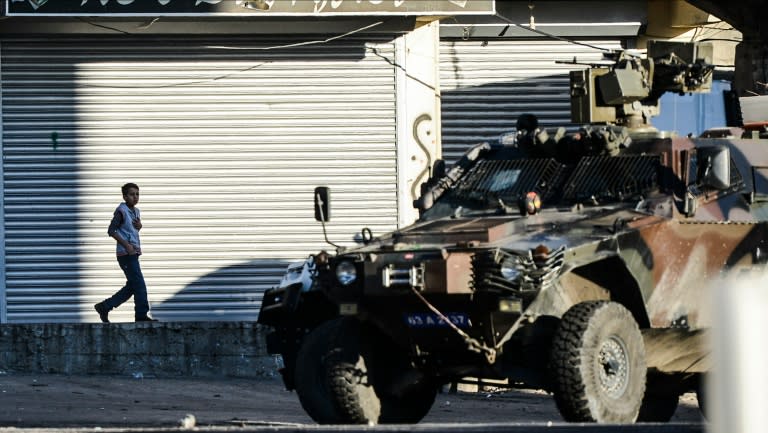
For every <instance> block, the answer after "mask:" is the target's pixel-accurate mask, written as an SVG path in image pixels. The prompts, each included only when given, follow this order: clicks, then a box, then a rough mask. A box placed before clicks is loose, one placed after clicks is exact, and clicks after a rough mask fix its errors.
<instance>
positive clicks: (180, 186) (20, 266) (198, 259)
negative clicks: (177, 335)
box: [0, 36, 398, 323]
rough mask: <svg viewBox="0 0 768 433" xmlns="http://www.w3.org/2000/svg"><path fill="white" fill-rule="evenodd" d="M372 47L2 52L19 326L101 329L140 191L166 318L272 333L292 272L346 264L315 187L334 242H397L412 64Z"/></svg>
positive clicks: (80, 44) (30, 47) (74, 46)
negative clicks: (126, 195) (268, 307)
mask: <svg viewBox="0 0 768 433" xmlns="http://www.w3.org/2000/svg"><path fill="white" fill-rule="evenodd" d="M318 39H322V38H318ZM367 40H368V41H367V42H365V41H362V40H355V39H343V40H336V41H334V42H332V43H325V44H310V45H305V44H303V41H301V40H295V41H294V40H291V39H290V38H286V37H281V38H279V39H275V40H267V39H264V38H263V37H262V38H249V39H242V40H236V39H232V38H228V39H226V40H220V39H210V38H208V39H205V40H203V39H194V38H184V39H172V38H163V39H141V38H135V37H134V38H130V37H126V38H105V37H103V36H98V37H90V38H87V39H67V38H61V37H60V38H47V39H44V40H43V39H41V40H32V39H25V40H18V39H8V40H3V41H2V46H1V47H0V49H2V65H1V66H2V71H1V72H2V115H3V117H2V118H3V122H2V128H3V130H2V140H3V142H2V156H3V166H2V170H3V172H2V177H3V182H4V185H3V186H4V199H3V212H4V213H3V219H4V225H3V227H4V230H5V231H4V236H5V267H4V270H5V281H4V285H5V287H4V295H5V305H6V308H5V311H3V317H2V319H3V320H2V321H3V322H11V323H14V322H16V323H18V322H61V321H65V322H78V321H96V320H97V316H96V313H95V312H94V311H93V308H92V305H93V304H94V303H95V302H98V301H100V300H102V299H104V298H105V297H107V296H108V295H110V294H112V293H113V292H114V291H116V290H117V289H118V288H119V287H120V286H121V285H122V283H123V282H124V278H123V277H122V273H121V271H120V269H119V268H118V266H117V263H116V261H115V258H114V249H115V245H114V241H113V240H112V239H110V238H108V237H107V235H106V228H107V225H108V222H109V220H110V218H111V215H112V212H113V210H114V209H115V207H116V206H117V204H118V203H120V202H121V201H122V197H121V194H120V186H121V185H122V184H123V183H125V182H128V181H132V182H136V183H138V184H139V185H140V187H141V201H140V203H139V207H140V208H141V211H142V216H143V218H142V219H143V222H144V228H143V229H142V244H143V250H144V255H143V256H142V268H143V271H144V276H145V278H146V281H147V283H148V286H149V292H150V301H151V302H152V305H153V313H154V315H155V316H156V317H158V318H160V319H161V320H255V319H256V317H257V314H258V310H259V307H260V302H261V298H262V293H263V291H264V290H265V289H267V288H269V287H271V286H273V285H275V284H276V283H277V282H278V280H279V278H280V276H281V274H282V272H283V270H284V268H285V266H286V265H287V264H288V263H289V262H291V261H294V260H297V259H302V258H304V257H306V255H307V254H308V253H312V252H317V251H319V250H320V249H321V248H325V249H331V248H332V247H330V246H329V245H327V244H326V243H325V241H324V239H323V232H322V229H321V226H320V225H319V223H317V222H316V221H315V220H314V213H313V207H312V199H313V189H314V187H315V186H316V185H327V186H330V187H331V189H332V221H331V223H330V225H329V226H328V237H329V239H330V240H331V241H332V242H336V243H340V244H345V245H349V244H351V243H352V236H353V235H354V233H355V232H359V231H360V229H361V228H362V227H363V226H367V227H370V228H371V230H372V231H373V233H382V232H384V231H388V230H392V229H394V228H395V227H396V224H397V220H398V218H397V215H396V209H397V191H396V188H397V179H396V175H397V173H396V159H397V157H396V152H395V135H396V128H395V119H396V113H395V105H396V101H395V94H396V92H395V71H394V67H393V64H394V63H395V62H394V57H395V53H394V50H395V48H394V43H393V42H392V41H391V40H389V41H385V40H382V41H374V42H371V41H370V38H368V39H367ZM290 44H295V45H294V46H292V47H287V46H286V45H290ZM132 308H133V305H132V303H131V302H130V301H129V302H128V303H126V304H124V305H123V306H122V307H121V308H119V309H118V310H115V311H114V312H113V313H112V314H111V316H110V317H113V318H114V320H116V321H132V320H133V310H132Z"/></svg>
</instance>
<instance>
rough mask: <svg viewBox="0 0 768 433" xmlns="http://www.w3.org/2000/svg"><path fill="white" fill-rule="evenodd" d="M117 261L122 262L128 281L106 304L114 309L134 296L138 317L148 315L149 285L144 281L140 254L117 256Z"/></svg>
mask: <svg viewBox="0 0 768 433" xmlns="http://www.w3.org/2000/svg"><path fill="white" fill-rule="evenodd" d="M117 263H119V264H120V269H122V270H123V273H124V274H125V278H126V280H127V281H126V282H125V286H123V287H122V288H121V289H120V290H118V291H117V293H115V294H114V295H112V297H111V298H109V299H107V300H106V301H104V304H105V305H106V306H107V307H109V309H113V308H115V307H117V306H119V305H120V304H122V303H123V302H125V301H127V300H128V298H130V297H131V296H133V304H134V311H135V314H136V317H146V315H147V313H148V312H149V300H148V299H147V285H146V284H145V283H144V275H143V274H142V273H141V267H140V266H139V255H138V254H134V255H130V256H117Z"/></svg>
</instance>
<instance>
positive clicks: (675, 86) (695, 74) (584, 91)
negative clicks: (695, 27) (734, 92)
mask: <svg viewBox="0 0 768 433" xmlns="http://www.w3.org/2000/svg"><path fill="white" fill-rule="evenodd" d="M607 58H608V59H609V60H612V61H613V64H612V65H608V66H606V65H604V64H594V65H590V68H588V69H584V70H580V71H573V72H571V120H572V121H573V122H574V123H581V124H584V123H605V124H611V125H619V126H626V127H628V128H630V129H644V128H648V129H652V128H653V127H652V126H651V124H650V119H651V117H653V116H656V115H658V114H659V98H660V97H661V95H662V94H664V93H665V92H677V93H681V94H682V93H693V92H695V93H704V92H709V91H710V89H711V87H712V71H713V70H714V66H713V65H712V64H711V58H712V46H711V45H706V44H695V43H676V42H661V41H651V42H649V43H648V54H647V58H639V57H636V56H631V55H629V54H627V53H626V52H624V51H620V52H613V53H608V54H607Z"/></svg>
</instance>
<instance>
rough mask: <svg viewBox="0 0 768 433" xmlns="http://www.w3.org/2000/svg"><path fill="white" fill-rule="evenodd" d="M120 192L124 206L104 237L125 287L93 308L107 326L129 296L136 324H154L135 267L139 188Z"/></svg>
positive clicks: (131, 185)
mask: <svg viewBox="0 0 768 433" xmlns="http://www.w3.org/2000/svg"><path fill="white" fill-rule="evenodd" d="M122 192H123V200H124V202H123V203H120V205H119V206H118V207H117V209H115V213H114V215H113V216H112V221H111V222H110V224H109V228H108V229H107V234H108V235H109V236H111V237H112V238H114V239H115V241H116V242H117V249H116V252H117V263H118V264H119V265H120V269H122V270H123V273H124V274H125V278H126V282H125V286H123V287H122V288H121V289H120V290H118V291H117V293H115V294H114V295H112V297H110V298H109V299H106V300H104V301H102V302H99V303H98V304H96V305H94V306H93V308H95V309H96V312H98V313H99V318H100V319H101V321H102V322H104V323H109V317H108V315H109V311H110V310H112V309H113V308H117V307H118V306H120V305H121V304H122V303H123V302H125V301H127V300H128V298H130V297H131V296H133V303H134V310H135V315H136V316H135V317H136V321H137V322H156V321H157V320H155V319H153V318H151V317H150V316H149V299H148V298H147V285H146V284H145V283H144V275H143V274H142V273H141V267H140V266H139V256H140V255H141V241H140V240H139V230H141V212H140V211H139V208H137V207H136V204H137V203H138V202H139V186H138V185H136V184H135V183H126V184H125V185H123V187H122Z"/></svg>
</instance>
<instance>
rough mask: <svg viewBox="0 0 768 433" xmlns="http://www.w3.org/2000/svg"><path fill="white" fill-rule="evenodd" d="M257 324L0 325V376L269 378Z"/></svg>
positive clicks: (262, 334)
mask: <svg viewBox="0 0 768 433" xmlns="http://www.w3.org/2000/svg"><path fill="white" fill-rule="evenodd" d="M266 333H267V329H266V328H264V327H262V326H260V325H258V324H256V323H255V322H141V323H132V322H129V323H33V324H3V325H0V371H12V372H20V373H58V374H76V375H89V374H101V375H104V374H107V375H124V376H131V375H134V374H136V375H147V376H155V377H179V376H183V377H243V378H260V377H268V376H270V375H272V374H274V371H275V363H274V358H273V357H271V356H269V355H268V354H267V351H266V343H265V336H266Z"/></svg>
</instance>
